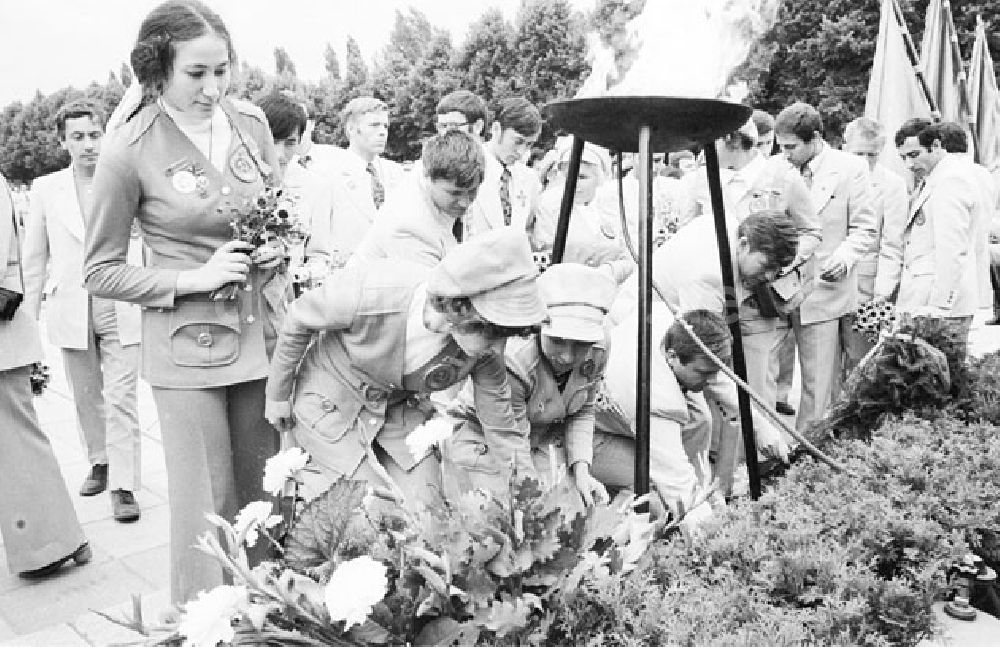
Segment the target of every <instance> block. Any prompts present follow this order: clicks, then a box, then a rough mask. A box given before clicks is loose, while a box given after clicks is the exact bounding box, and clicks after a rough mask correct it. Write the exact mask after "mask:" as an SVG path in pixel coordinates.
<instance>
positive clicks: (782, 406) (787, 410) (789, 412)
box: [774, 402, 795, 416]
mask: <svg viewBox="0 0 1000 647" xmlns="http://www.w3.org/2000/svg"><path fill="white" fill-rule="evenodd" d="M774 410H775V411H777V412H778V413H780V414H781V415H783V416H794V415H795V407H793V406H792V405H790V404H788V403H787V402H778V403H776V404H775V405H774Z"/></svg>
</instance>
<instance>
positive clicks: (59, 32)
mask: <svg viewBox="0 0 1000 647" xmlns="http://www.w3.org/2000/svg"><path fill="white" fill-rule="evenodd" d="M159 1H160V0H0V30H2V31H0V34H2V35H0V106H4V105H7V104H8V103H10V102H11V101H15V100H22V101H25V100H29V99H31V97H32V96H34V94H35V91H36V90H41V91H42V92H43V93H45V94H48V93H50V92H52V91H54V90H57V89H59V88H62V87H66V86H67V85H73V86H76V87H79V88H82V87H85V86H86V85H87V84H88V83H90V82H91V81H98V82H101V83H103V82H104V81H105V80H106V79H107V77H108V72H109V71H112V70H113V71H114V72H115V74H118V70H119V69H120V68H121V64H122V62H125V61H128V57H129V52H130V51H131V49H132V45H133V43H134V41H135V36H136V34H137V33H138V31H139V24H140V23H141V22H142V19H143V18H144V17H145V16H146V14H147V13H149V11H150V10H151V9H152V8H153V7H155V6H156V5H157V4H159ZM205 1H206V4H208V5H209V6H210V7H212V8H213V9H214V10H215V11H216V12H218V13H219V15H220V16H222V19H223V20H224V21H225V22H226V25H227V26H228V28H229V32H230V34H231V35H232V37H233V42H234V44H235V46H236V51H237V54H238V55H239V56H240V58H241V59H243V60H246V61H248V62H249V63H251V64H254V65H258V66H260V67H262V68H264V69H265V70H269V71H270V70H273V69H274V54H273V52H274V48H275V47H277V46H282V47H284V48H285V49H286V50H287V51H288V53H289V55H291V57H292V61H293V62H294V63H295V67H296V70H297V72H298V75H299V77H300V78H303V79H307V80H315V79H318V78H320V77H321V76H322V75H323V74H324V69H323V50H324V48H325V47H326V43H330V44H331V45H333V47H334V49H335V50H337V52H338V54H339V55H340V62H341V69H343V65H344V48H345V42H346V40H347V37H348V35H351V36H354V38H355V39H356V40H357V41H358V44H359V45H360V47H361V51H362V54H364V56H365V58H366V59H368V60H369V62H371V60H372V59H373V58H374V56H375V55H376V53H377V52H379V51H380V50H381V49H382V47H383V46H384V45H385V44H386V41H387V40H388V36H389V31H390V29H391V28H392V23H393V19H394V17H395V11H396V10H397V9H401V10H405V9H406V8H407V7H409V6H413V7H415V8H417V9H419V10H420V11H422V12H423V13H424V14H425V15H426V16H427V17H428V19H429V20H430V22H431V24H433V25H436V26H439V27H443V28H445V29H447V30H449V31H450V32H451V34H452V42H453V43H454V44H455V45H458V44H460V43H461V42H462V39H463V38H464V36H465V33H466V29H467V27H468V25H469V23H471V22H472V21H474V20H475V19H476V18H478V17H479V16H481V15H482V14H483V12H485V11H486V9H488V8H490V7H497V8H499V9H501V10H502V11H503V12H504V14H505V15H506V16H507V17H508V19H511V20H512V19H513V18H514V15H515V14H516V13H517V8H518V7H519V6H520V4H521V2H520V0H205ZM570 1H571V4H573V5H574V6H575V7H577V8H579V9H581V10H585V11H586V10H590V9H592V8H593V7H594V5H595V4H596V0H570Z"/></svg>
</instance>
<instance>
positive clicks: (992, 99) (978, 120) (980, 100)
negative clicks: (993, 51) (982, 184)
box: [969, 18, 1000, 169]
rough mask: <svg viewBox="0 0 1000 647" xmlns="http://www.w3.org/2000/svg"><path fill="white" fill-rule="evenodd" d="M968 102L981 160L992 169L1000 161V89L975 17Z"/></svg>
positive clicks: (983, 31) (983, 33)
mask: <svg viewBox="0 0 1000 647" xmlns="http://www.w3.org/2000/svg"><path fill="white" fill-rule="evenodd" d="M969 103H970V104H971V107H972V116H973V120H974V122H975V128H976V139H977V140H978V142H979V163H980V164H982V165H983V166H985V167H987V168H989V169H992V168H993V167H994V166H995V165H997V164H998V163H1000V91H998V90H997V77H996V74H995V73H994V69H993V57H992V56H990V48H989V45H988V44H987V41H986V25H984V24H983V19H982V18H977V19H976V41H975V44H973V46H972V61H971V62H970V63H969Z"/></svg>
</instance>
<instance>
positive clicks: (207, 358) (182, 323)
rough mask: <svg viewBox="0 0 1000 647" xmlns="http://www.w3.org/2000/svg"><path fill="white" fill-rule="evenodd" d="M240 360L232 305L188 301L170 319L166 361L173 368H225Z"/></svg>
mask: <svg viewBox="0 0 1000 647" xmlns="http://www.w3.org/2000/svg"><path fill="white" fill-rule="evenodd" d="M239 357H240V312H239V303H238V302H236V301H188V302H185V303H183V304H182V305H180V306H179V307H178V308H177V309H176V310H175V311H173V312H172V313H171V315H170V358H171V359H172V360H173V362H174V364H176V365H177V366H199V367H212V366H227V365H229V364H232V363H233V362H235V361H236V360H238V359H239Z"/></svg>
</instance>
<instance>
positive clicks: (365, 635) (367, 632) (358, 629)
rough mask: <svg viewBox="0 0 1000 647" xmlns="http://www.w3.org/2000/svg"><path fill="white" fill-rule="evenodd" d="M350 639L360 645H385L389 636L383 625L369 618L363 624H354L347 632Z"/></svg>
mask: <svg viewBox="0 0 1000 647" xmlns="http://www.w3.org/2000/svg"><path fill="white" fill-rule="evenodd" d="M348 634H349V635H350V637H351V639H352V640H354V641H356V642H357V643H359V644H362V645H387V644H389V639H390V638H391V636H390V635H389V632H388V631H386V630H385V627H383V626H382V625H380V624H379V623H377V622H375V621H373V620H371V619H369V620H366V621H365V623H364V624H363V625H354V626H353V627H351V630H350V631H349V632H348Z"/></svg>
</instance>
